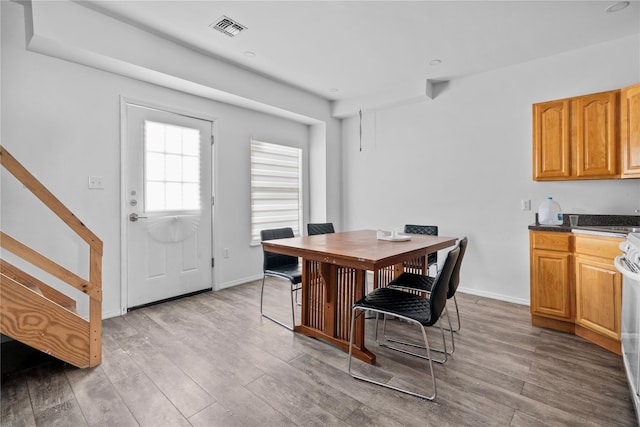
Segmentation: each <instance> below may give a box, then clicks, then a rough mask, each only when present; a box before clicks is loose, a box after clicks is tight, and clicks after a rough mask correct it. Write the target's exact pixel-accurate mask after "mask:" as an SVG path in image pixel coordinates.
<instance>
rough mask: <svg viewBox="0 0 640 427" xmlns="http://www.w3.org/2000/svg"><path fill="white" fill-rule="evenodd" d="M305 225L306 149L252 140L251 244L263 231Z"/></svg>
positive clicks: (294, 228) (258, 239)
mask: <svg viewBox="0 0 640 427" xmlns="http://www.w3.org/2000/svg"><path fill="white" fill-rule="evenodd" d="M282 227H291V228H292V229H293V233H294V234H295V235H296V236H299V235H300V230H301V228H302V150H301V149H300V148H294V147H287V146H284V145H279V144H271V143H268V142H261V141H255V140H252V141H251V243H252V244H257V243H260V230H265V229H271V228H282Z"/></svg>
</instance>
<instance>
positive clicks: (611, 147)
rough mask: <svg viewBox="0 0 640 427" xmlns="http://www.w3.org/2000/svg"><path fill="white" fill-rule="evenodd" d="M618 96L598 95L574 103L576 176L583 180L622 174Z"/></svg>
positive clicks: (579, 99)
mask: <svg viewBox="0 0 640 427" xmlns="http://www.w3.org/2000/svg"><path fill="white" fill-rule="evenodd" d="M618 94H619V91H611V92H603V93H595V94H593V95H585V96H580V97H577V98H575V99H574V100H573V105H572V119H573V121H572V123H573V141H574V143H575V147H576V164H575V173H576V176H577V177H579V178H606V177H613V176H615V175H616V174H617V173H618V150H617V146H618V144H617V130H618Z"/></svg>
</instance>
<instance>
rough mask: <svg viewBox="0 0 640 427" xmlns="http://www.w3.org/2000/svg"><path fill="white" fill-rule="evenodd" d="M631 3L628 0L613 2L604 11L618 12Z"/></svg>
mask: <svg viewBox="0 0 640 427" xmlns="http://www.w3.org/2000/svg"><path fill="white" fill-rule="evenodd" d="M629 4H630V2H628V1H619V2H617V3H614V4H612V5H611V6H609V7H608V8H606V9H605V10H604V11H605V12H607V13H613V12H618V11H619V10H622V9H625V8H626V7H627V6H629Z"/></svg>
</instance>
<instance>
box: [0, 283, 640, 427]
mask: <svg viewBox="0 0 640 427" xmlns="http://www.w3.org/2000/svg"><path fill="white" fill-rule="evenodd" d="M273 280H274V281H272V282H271V283H272V284H275V283H277V282H276V281H275V280H276V279H273ZM279 283H283V282H279ZM259 285H260V283H259V282H254V283H249V284H246V285H242V286H237V287H234V288H230V289H226V290H223V291H218V292H207V293H204V294H200V295H197V296H193V297H189V298H184V299H181V300H176V301H172V302H168V303H164V304H159V305H156V306H152V307H147V308H143V309H140V310H136V311H133V312H131V313H128V314H127V315H125V316H122V317H117V318H113V319H108V320H106V321H104V324H103V362H102V364H101V365H100V366H98V367H96V368H93V369H85V370H80V369H75V368H72V367H69V366H65V365H64V364H62V363H50V364H47V365H44V366H40V367H37V368H34V369H30V370H27V371H23V372H19V373H16V374H13V375H11V376H9V377H6V378H3V381H2V384H1V395H2V396H1V405H2V416H1V419H0V424H1V425H2V426H32V425H38V426H40V425H46V426H48V425H56V426H74V427H75V426H83V425H91V426H119V427H120V426H136V425H142V426H154V427H158V426H189V425H193V426H261V427H266V426H314V425H319V426H320V425H322V426H324V425H344V426H374V425H379V426H420V427H424V426H429V425H434V426H438V427H442V426H484V425H491V426H493V425H495V426H635V425H637V422H636V418H635V414H634V411H633V405H632V403H631V400H630V397H629V391H628V387H627V383H626V379H625V376H624V372H623V365H622V360H621V358H620V357H619V356H616V355H614V354H613V353H610V352H608V351H606V350H603V349H601V348H600V347H598V346H596V345H594V344H591V343H588V342H586V341H584V340H582V339H580V338H577V337H574V336H571V335H567V334H563V333H559V332H554V331H549V330H545V329H540V328H537V327H533V326H531V324H530V319H529V311H528V307H524V306H519V305H514V304H509V303H504V302H500V301H495V300H491V299H486V298H481V297H476V296H472V295H465V294H462V293H458V302H459V305H460V311H461V313H462V330H461V331H460V333H458V334H456V351H455V353H454V355H453V356H452V357H450V359H449V360H448V362H447V363H446V364H445V365H437V366H436V368H435V374H436V378H437V386H438V396H437V398H436V400H435V401H434V402H428V401H424V400H421V399H418V398H414V397H411V396H408V395H404V394H401V393H398V392H395V391H392V390H387V389H384V388H381V387H378V386H375V385H372V384H367V383H364V382H361V381H357V380H354V379H352V378H351V376H349V375H348V374H347V372H346V362H347V355H346V354H345V353H343V352H342V351H340V350H338V349H337V348H335V347H333V346H331V345H328V344H326V343H324V342H321V341H317V340H314V339H310V338H307V337H303V336H300V335H298V334H294V333H292V332H290V331H288V330H286V329H284V328H282V327H280V326H278V325H276V324H275V323H273V322H271V321H269V320H267V319H263V318H261V317H260V316H259V307H258V304H259V293H260V286H259ZM275 287H276V288H277V289H278V290H277V291H275V293H274V292H272V293H270V294H269V295H268V298H267V301H266V304H267V305H268V306H269V307H273V306H274V305H280V306H282V307H283V309H284V310H283V311H282V312H280V313H279V314H280V316H283V317H284V318H285V319H287V316H286V314H287V311H286V308H287V305H286V301H287V299H286V298H287V296H286V289H287V288H288V285H283V286H275ZM367 322H368V323H367V327H368V331H371V330H372V328H371V327H370V326H371V322H373V320H367ZM390 327H391V328H392V329H395V330H397V331H400V330H405V329H406V328H407V327H408V325H407V324H403V323H400V322H392V324H391V325H390ZM431 332H432V333H431V334H430V337H431V341H432V342H434V345H435V343H436V342H437V339H436V338H438V335H436V334H435V331H431ZM368 348H369V349H370V350H372V351H373V352H374V353H376V355H378V363H377V366H376V367H373V368H371V367H368V366H364V365H363V364H361V363H360V362H358V363H357V364H356V365H354V367H355V368H360V369H367V370H368V371H376V372H377V373H378V374H379V375H380V376H381V378H383V379H388V380H389V381H392V382H395V383H399V382H405V383H413V384H417V383H416V381H417V380H418V379H421V378H422V377H421V375H422V374H423V373H422V372H419V371H418V368H422V365H421V364H420V362H418V361H417V360H416V359H415V358H410V357H408V356H404V355H402V354H399V353H396V352H390V351H389V350H385V349H381V348H379V347H377V346H376V344H375V343H374V342H372V341H368ZM400 362H402V363H400Z"/></svg>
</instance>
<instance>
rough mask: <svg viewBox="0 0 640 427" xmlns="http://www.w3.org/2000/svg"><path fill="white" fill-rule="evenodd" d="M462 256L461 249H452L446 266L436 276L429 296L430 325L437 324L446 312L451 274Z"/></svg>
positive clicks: (445, 263) (457, 247) (445, 262)
mask: <svg viewBox="0 0 640 427" xmlns="http://www.w3.org/2000/svg"><path fill="white" fill-rule="evenodd" d="M459 255H460V247H459V246H456V247H455V248H453V249H451V250H450V251H449V253H448V254H447V259H446V260H445V261H444V266H443V267H442V269H441V270H440V272H439V273H438V275H437V276H436V279H435V280H434V282H433V287H432V288H431V294H430V295H429V303H430V304H431V321H430V323H429V325H433V324H435V322H436V321H437V320H438V319H439V318H440V315H441V314H442V310H444V307H445V305H446V304H447V292H448V289H449V281H450V280H451V274H452V273H453V268H454V267H455V265H456V261H457V260H458V256H459Z"/></svg>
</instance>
